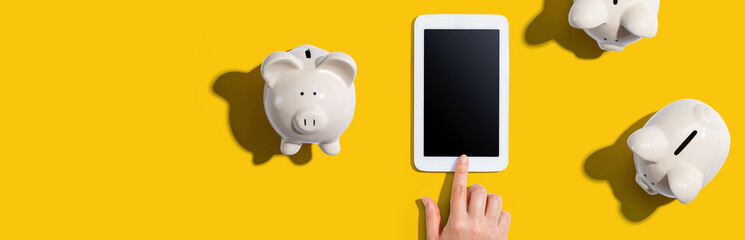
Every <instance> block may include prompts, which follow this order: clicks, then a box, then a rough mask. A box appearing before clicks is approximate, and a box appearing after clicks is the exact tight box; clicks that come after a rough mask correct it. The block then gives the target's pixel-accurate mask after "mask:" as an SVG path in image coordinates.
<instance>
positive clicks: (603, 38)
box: [569, 0, 660, 51]
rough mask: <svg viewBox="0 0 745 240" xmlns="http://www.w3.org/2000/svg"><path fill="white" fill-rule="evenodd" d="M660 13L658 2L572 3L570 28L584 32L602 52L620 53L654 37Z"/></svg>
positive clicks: (609, 0) (577, 0) (604, 0)
mask: <svg viewBox="0 0 745 240" xmlns="http://www.w3.org/2000/svg"><path fill="white" fill-rule="evenodd" d="M659 9H660V1H659V0H575V1H574V5H573V6H572V9H571V10H570V11H569V25H571V26H572V27H574V28H578V29H583V30H585V32H587V34H588V35H590V37H592V38H593V39H595V41H597V42H598V46H599V47H600V48H601V49H603V50H610V51H621V50H623V49H624V48H625V47H626V45H628V44H631V43H633V42H636V41H639V39H642V38H652V37H654V36H655V35H656V34H657V13H658V12H659Z"/></svg>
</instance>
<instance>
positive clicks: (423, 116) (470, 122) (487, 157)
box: [414, 15, 509, 172]
mask: <svg viewBox="0 0 745 240" xmlns="http://www.w3.org/2000/svg"><path fill="white" fill-rule="evenodd" d="M507 33H508V28H507V19H506V18H505V17H504V16H501V15H422V16H419V17H418V18H417V19H416V22H415V23H414V164H415V165H416V168H417V169H419V170H422V171H432V172H452V171H454V170H455V163H456V160H457V159H458V157H459V156H460V155H461V154H466V155H468V156H469V159H470V169H469V171H472V172H494V171H501V170H504V169H505V168H506V167H507V119H508V117H507V114H508V112H509V111H508V110H507V107H508V93H509V91H508V87H509V86H508V76H509V74H508V71H509V64H508V63H509V59H508V56H509V47H508V46H509V45H508V41H507V40H508V34H507Z"/></svg>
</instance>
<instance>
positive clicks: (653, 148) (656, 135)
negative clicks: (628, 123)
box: [626, 126, 668, 162]
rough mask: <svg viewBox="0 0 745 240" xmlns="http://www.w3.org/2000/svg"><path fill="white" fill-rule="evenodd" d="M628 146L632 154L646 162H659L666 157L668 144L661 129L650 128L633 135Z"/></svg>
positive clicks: (627, 142)
mask: <svg viewBox="0 0 745 240" xmlns="http://www.w3.org/2000/svg"><path fill="white" fill-rule="evenodd" d="M626 144H628V145H629V148H631V151H632V152H634V153H636V154H637V155H639V156H640V157H642V158H644V159H645V160H647V161H652V162H657V161H659V160H660V159H661V158H662V157H664V156H665V154H666V152H665V151H666V150H667V144H668V142H667V137H666V136H665V133H664V132H662V130H661V129H660V128H658V127H656V126H648V127H643V128H642V129H639V130H636V132H634V133H632V134H631V136H629V139H628V141H626Z"/></svg>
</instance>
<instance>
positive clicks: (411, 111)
mask: <svg viewBox="0 0 745 240" xmlns="http://www.w3.org/2000/svg"><path fill="white" fill-rule="evenodd" d="M414 23H416V18H414V19H412V20H411V58H410V59H411V68H410V69H411V74H410V76H409V77H410V78H409V83H410V89H411V93H410V94H409V114H410V115H409V123H410V124H411V125H410V127H409V133H410V136H411V138H410V139H409V143H410V145H409V147H410V153H411V155H410V156H411V159H410V160H411V161H410V162H411V169H413V170H414V171H417V172H422V171H420V170H419V169H417V168H416V163H414ZM420 202H421V201H420Z"/></svg>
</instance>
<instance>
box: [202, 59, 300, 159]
mask: <svg viewBox="0 0 745 240" xmlns="http://www.w3.org/2000/svg"><path fill="white" fill-rule="evenodd" d="M212 90H213V91H214V92H215V93H217V95H220V96H221V97H222V98H224V99H225V100H226V101H227V102H228V104H229V105H230V108H229V110H228V119H229V123H230V129H231V130H232V132H233V137H235V140H236V141H237V142H238V144H240V145H241V147H243V148H244V149H246V150H247V151H249V152H251V153H252V154H253V162H254V164H257V165H258V164H262V163H265V162H267V161H269V159H271V158H272V156H274V155H275V154H281V152H280V149H279V144H280V137H279V135H277V133H276V132H274V129H272V126H271V125H269V121H268V120H267V118H266V114H265V113H264V80H263V78H261V67H259V66H257V67H255V68H254V69H253V70H251V71H250V72H248V73H245V72H228V73H225V74H222V75H220V76H219V77H218V78H217V80H215V84H214V86H213V88H212ZM311 157H312V154H311V151H310V147H307V146H306V147H303V148H301V149H300V152H298V153H297V154H295V155H292V156H290V159H291V160H292V162H293V163H295V164H298V165H302V164H306V163H308V162H309V161H310V159H311Z"/></svg>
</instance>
